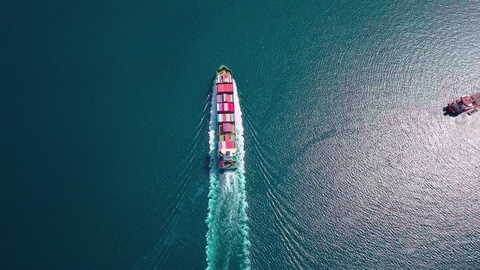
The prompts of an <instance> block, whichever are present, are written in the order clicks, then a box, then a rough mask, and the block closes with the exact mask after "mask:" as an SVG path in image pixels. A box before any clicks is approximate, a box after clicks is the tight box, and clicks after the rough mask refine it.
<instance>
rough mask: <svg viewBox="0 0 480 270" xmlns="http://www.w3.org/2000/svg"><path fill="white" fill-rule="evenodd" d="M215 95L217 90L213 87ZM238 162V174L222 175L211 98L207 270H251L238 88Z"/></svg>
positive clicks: (235, 97) (236, 118)
mask: <svg viewBox="0 0 480 270" xmlns="http://www.w3.org/2000/svg"><path fill="white" fill-rule="evenodd" d="M213 88H214V89H213V96H215V95H216V87H215V86H214V87H213ZM234 95H235V96H234V102H235V103H236V104H235V108H238V109H236V111H235V126H236V129H237V130H236V135H237V151H238V155H237V162H238V167H237V170H235V171H227V172H225V173H220V172H219V170H218V165H217V164H218V161H217V153H216V140H215V138H216V135H217V134H216V117H217V116H216V110H215V106H214V105H215V104H214V102H215V101H214V100H213V99H212V107H211V108H212V109H211V118H210V131H209V140H210V153H209V154H210V191H209V194H208V197H209V202H208V217H207V220H206V222H207V226H208V232H207V235H206V237H207V247H206V249H207V251H206V252H207V263H208V267H207V269H250V259H249V246H250V242H249V240H248V227H247V214H246V208H247V202H246V191H245V171H244V156H245V151H244V138H243V125H242V114H241V112H240V106H239V105H240V104H239V101H238V100H239V99H238V95H237V89H236V86H235V91H234Z"/></svg>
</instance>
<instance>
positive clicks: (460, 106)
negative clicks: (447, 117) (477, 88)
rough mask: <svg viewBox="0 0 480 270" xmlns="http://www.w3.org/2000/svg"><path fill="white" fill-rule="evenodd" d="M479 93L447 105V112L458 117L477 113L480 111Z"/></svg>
mask: <svg viewBox="0 0 480 270" xmlns="http://www.w3.org/2000/svg"><path fill="white" fill-rule="evenodd" d="M479 107H480V93H476V94H473V95H471V96H462V97H460V98H459V99H458V100H456V101H454V102H452V103H450V104H448V106H447V111H448V112H449V113H450V114H452V115H459V114H461V113H464V112H468V114H469V115H471V114H474V113H476V112H478V110H479V109H480V108H479Z"/></svg>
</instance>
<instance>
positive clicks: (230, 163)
mask: <svg viewBox="0 0 480 270" xmlns="http://www.w3.org/2000/svg"><path fill="white" fill-rule="evenodd" d="M236 89H237V87H236V84H235V80H234V79H233V77H232V71H231V70H230V69H229V68H228V67H226V66H224V65H222V66H220V67H219V68H218V70H217V73H216V76H215V81H214V93H213V95H212V99H213V100H212V105H213V106H214V108H213V109H214V113H215V114H216V117H215V120H216V122H215V127H216V130H215V132H216V134H215V140H216V141H215V144H216V146H217V147H216V151H217V156H218V168H219V170H220V171H221V172H224V171H235V170H236V169H237V140H236V121H235V115H236V111H237V110H239V109H240V108H239V102H238V100H236V96H237V95H236V91H237V90H236Z"/></svg>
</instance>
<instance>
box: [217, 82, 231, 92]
mask: <svg viewBox="0 0 480 270" xmlns="http://www.w3.org/2000/svg"><path fill="white" fill-rule="evenodd" d="M217 87H218V93H233V84H231V83H222V84H217Z"/></svg>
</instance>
